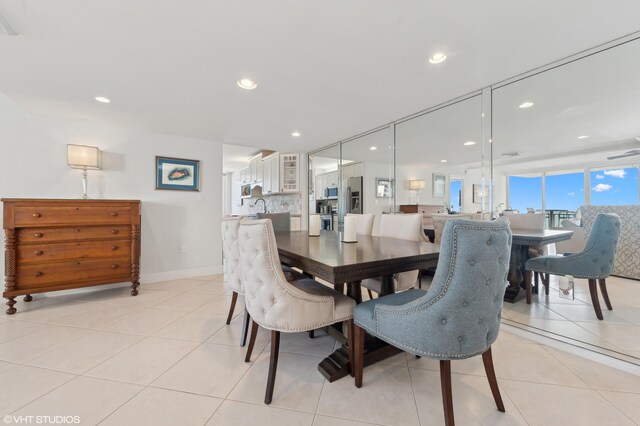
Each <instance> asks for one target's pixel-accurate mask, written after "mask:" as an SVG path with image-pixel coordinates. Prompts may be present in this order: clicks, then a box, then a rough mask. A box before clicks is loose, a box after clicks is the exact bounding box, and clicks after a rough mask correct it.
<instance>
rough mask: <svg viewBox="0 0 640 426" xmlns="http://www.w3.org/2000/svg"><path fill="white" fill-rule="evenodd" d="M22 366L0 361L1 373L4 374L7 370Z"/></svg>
mask: <svg viewBox="0 0 640 426" xmlns="http://www.w3.org/2000/svg"><path fill="white" fill-rule="evenodd" d="M19 365H20V364H14V363H13V362H6V361H0V373H4V372H5V371H7V370H11V369H12V368H16V367H18V366H19Z"/></svg>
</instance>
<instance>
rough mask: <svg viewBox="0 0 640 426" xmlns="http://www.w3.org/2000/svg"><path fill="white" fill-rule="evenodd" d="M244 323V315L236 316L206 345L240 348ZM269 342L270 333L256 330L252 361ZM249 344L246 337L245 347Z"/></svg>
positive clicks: (208, 340)
mask: <svg viewBox="0 0 640 426" xmlns="http://www.w3.org/2000/svg"><path fill="white" fill-rule="evenodd" d="M243 321H244V315H236V316H235V317H234V318H233V319H232V320H231V324H229V325H225V326H223V327H222V328H220V330H218V331H216V333H215V334H214V335H213V336H211V337H209V338H208V339H207V340H206V342H207V343H217V344H220V345H229V346H238V347H240V336H241V335H242V323H243ZM249 333H251V325H249V330H248V333H247V334H249ZM269 342H271V332H270V331H268V330H265V329H264V328H262V327H260V328H258V334H257V336H256V342H255V344H254V347H253V356H252V360H254V359H256V358H257V357H258V355H260V353H262V351H263V350H264V348H265V347H266V346H267V345H268V344H269ZM248 344H249V336H248V335H247V345H248ZM245 349H246V345H245Z"/></svg>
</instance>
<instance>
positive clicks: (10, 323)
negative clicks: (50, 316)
mask: <svg viewBox="0 0 640 426" xmlns="http://www.w3.org/2000/svg"><path fill="white" fill-rule="evenodd" d="M41 328H42V326H41V325H40V324H37V323H33V322H29V321H20V320H16V319H13V318H10V319H7V320H2V321H0V343H2V342H6V341H8V340H11V339H15V338H17V337H21V336H24V335H26V334H29V333H33V332H34V331H37V330H40V329H41Z"/></svg>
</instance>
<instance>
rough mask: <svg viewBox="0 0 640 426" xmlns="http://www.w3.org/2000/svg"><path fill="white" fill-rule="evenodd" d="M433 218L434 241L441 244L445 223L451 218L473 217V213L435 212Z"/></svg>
mask: <svg viewBox="0 0 640 426" xmlns="http://www.w3.org/2000/svg"><path fill="white" fill-rule="evenodd" d="M431 217H432V219H433V234H434V237H433V242H434V243H435V244H440V240H441V239H442V231H444V224H445V223H447V221H448V220H451V219H470V220H472V219H473V214H471V213H456V214H448V213H434V214H433V215H432V216H431Z"/></svg>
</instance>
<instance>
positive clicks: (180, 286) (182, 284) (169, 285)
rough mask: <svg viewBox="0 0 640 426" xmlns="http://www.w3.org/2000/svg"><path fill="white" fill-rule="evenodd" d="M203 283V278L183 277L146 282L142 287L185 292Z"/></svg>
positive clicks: (144, 288)
mask: <svg viewBox="0 0 640 426" xmlns="http://www.w3.org/2000/svg"><path fill="white" fill-rule="evenodd" d="M201 284H202V281H201V280H198V279H195V278H183V279H178V280H171V281H162V282H158V283H148V284H144V285H143V286H142V287H141V288H142V289H143V290H147V289H148V290H161V291H171V292H174V293H183V292H185V291H187V290H190V289H192V288H194V287H198V286H199V285H201Z"/></svg>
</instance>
